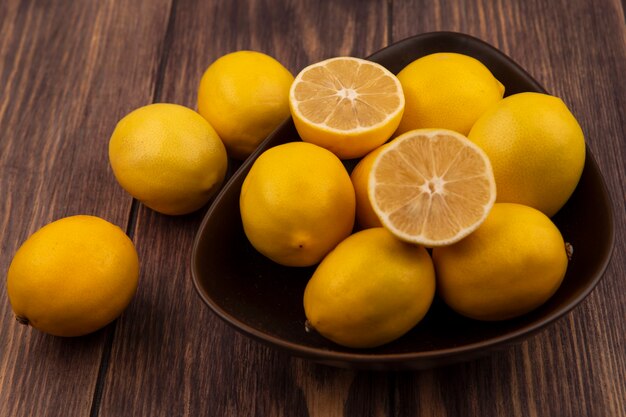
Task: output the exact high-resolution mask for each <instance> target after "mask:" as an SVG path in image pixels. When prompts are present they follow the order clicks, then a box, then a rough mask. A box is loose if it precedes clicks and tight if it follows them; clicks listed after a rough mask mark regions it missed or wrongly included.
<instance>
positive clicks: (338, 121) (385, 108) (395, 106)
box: [289, 57, 404, 159]
mask: <svg viewBox="0 0 626 417" xmlns="http://www.w3.org/2000/svg"><path fill="white" fill-rule="evenodd" d="M289 106H290V109H291V115H292V116H293V121H294V124H295V126H296V129H297V130H298V133H299V135H300V137H301V138H302V140H304V141H305V142H310V143H313V144H315V145H318V146H321V147H323V148H326V149H328V150H329V151H331V152H333V153H334V154H335V155H337V156H338V157H339V158H342V159H349V158H359V157H361V156H363V155H365V154H366V153H368V152H369V151H371V150H373V149H375V148H377V147H378V146H380V145H382V144H383V143H385V142H386V141H387V139H389V138H390V137H391V135H392V134H393V132H394V131H395V130H396V128H397V127H398V125H399V124H400V120H401V119H402V113H403V112H404V94H403V93H402V85H401V84H400V81H398V79H397V78H396V76H395V75H393V74H392V73H391V72H389V71H388V70H387V69H386V68H385V67H383V66H382V65H379V64H377V63H375V62H371V61H366V60H364V59H359V58H352V57H339V58H331V59H327V60H325V61H322V62H318V63H317V64H313V65H310V66H308V67H306V68H305V69H303V70H302V71H301V72H300V74H298V76H297V77H296V79H295V80H294V82H293V84H292V85H291V90H290V91H289Z"/></svg>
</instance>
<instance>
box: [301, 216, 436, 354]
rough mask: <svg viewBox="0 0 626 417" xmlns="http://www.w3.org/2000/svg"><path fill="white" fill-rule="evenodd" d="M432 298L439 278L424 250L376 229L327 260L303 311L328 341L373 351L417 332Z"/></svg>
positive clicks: (358, 236) (307, 294) (352, 238)
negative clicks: (416, 326) (374, 348)
mask: <svg viewBox="0 0 626 417" xmlns="http://www.w3.org/2000/svg"><path fill="white" fill-rule="evenodd" d="M434 294H435V273H434V269H433V264H432V261H431V259H430V256H429V255H428V252H427V251H426V249H424V248H423V247H421V246H415V245H411V244H408V243H404V242H402V241H400V240H398V239H396V238H395V237H394V236H393V235H391V233H389V232H388V231H387V230H386V229H384V228H382V227H377V228H371V229H367V230H363V231H361V232H357V233H355V234H353V235H351V236H350V237H349V238H347V239H345V240H344V241H343V242H341V243H340V244H339V245H338V246H337V247H336V248H335V249H334V250H333V251H332V252H330V253H329V254H328V255H327V256H326V257H325V258H324V260H323V261H322V263H320V265H319V266H318V267H317V269H316V270H315V273H314V274H313V276H312V278H311V279H310V281H309V282H308V284H307V286H306V289H305V292H304V310H305V313H306V317H307V319H308V321H309V323H310V325H311V326H312V327H313V328H315V329H316V330H317V331H318V332H319V333H320V334H322V335H323V336H325V337H326V338H328V339H330V340H332V341H334V342H335V343H338V344H340V345H343V346H348V347H354V348H369V347H375V346H380V345H383V344H385V343H389V342H391V341H392V340H395V339H397V338H399V337H400V336H402V335H403V334H405V333H406V332H408V331H409V330H410V329H411V328H413V327H414V326H415V325H416V324H417V323H418V322H419V321H420V320H421V319H422V318H423V317H424V316H425V315H426V312H427V311H428V309H429V308H430V305H431V303H432V300H433V297H434Z"/></svg>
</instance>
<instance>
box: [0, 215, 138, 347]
mask: <svg viewBox="0 0 626 417" xmlns="http://www.w3.org/2000/svg"><path fill="white" fill-rule="evenodd" d="M138 277H139V259H138V256H137V252H136V250H135V247H134V245H133V243H132V242H131V240H130V239H129V238H128V236H126V234H125V233H124V232H123V231H122V230H121V229H120V228H119V227H117V226H115V225H113V224H111V223H109V222H107V221H105V220H103V219H101V218H98V217H94V216H84V215H79V216H72V217H66V218H63V219H60V220H57V221H55V222H52V223H50V224H48V225H46V226H44V227H43V228H41V229H40V230H39V231H37V232H35V233H34V234H33V235H32V236H30V237H29V238H28V239H27V240H26V241H25V242H24V243H23V244H22V246H20V248H19V249H18V251H17V253H16V254H15V256H14V258H13V261H12V262H11V265H10V267H9V271H8V274H7V294H8V296H9V301H10V302H11V306H12V308H13V311H14V313H15V315H16V317H17V318H18V320H19V321H20V322H23V323H28V324H30V325H31V326H32V327H34V328H36V329H38V330H41V331H43V332H45V333H49V334H52V335H55V336H81V335H84V334H87V333H91V332H93V331H96V330H98V329H100V328H101V327H103V326H105V325H106V324H108V323H110V322H111V321H113V320H114V319H115V318H116V317H118V316H119V315H120V314H121V313H122V311H123V310H124V309H125V308H126V306H127V305H128V304H129V302H130V301H131V299H132V297H133V295H134V294H135V291H136V289H137V282H138Z"/></svg>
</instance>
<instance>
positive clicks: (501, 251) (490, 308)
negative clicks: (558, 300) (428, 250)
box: [433, 203, 568, 320]
mask: <svg viewBox="0 0 626 417" xmlns="http://www.w3.org/2000/svg"><path fill="white" fill-rule="evenodd" d="M433 261H434V263H435V270H436V271H437V288H438V291H439V294H440V295H441V297H442V298H443V300H444V301H445V302H446V303H447V304H448V305H449V306H450V307H451V308H452V309H454V310H456V311H457V312H458V313H460V314H462V315H464V316H467V317H471V318H474V319H478V320H505V319H509V318H513V317H517V316H520V315H522V314H525V313H528V312H529V311H531V310H534V309H535V308H537V307H539V306H540V305H541V304H543V303H545V302H546V301H547V300H548V298H550V297H551V296H552V295H553V294H554V293H555V292H556V290H557V289H558V288H559V286H560V285H561V281H562V280H563V277H564V276H565V270H566V269H567V262H568V261H567V252H566V249H565V243H564V242H563V237H562V236H561V233H560V232H559V230H558V229H557V227H556V226H555V225H554V223H552V221H550V219H549V218H548V217H547V216H546V215H545V214H543V213H541V212H540V211H538V210H536V209H534V208H531V207H528V206H523V205H521V204H510V203H499V204H495V205H494V206H493V209H492V210H491V212H490V214H489V216H488V217H487V220H485V222H484V223H483V224H482V225H481V226H480V227H479V228H478V229H477V230H476V231H475V232H474V233H472V234H471V235H469V236H468V237H466V238H465V239H463V240H461V241H459V242H457V243H455V244H453V245H451V246H444V247H438V248H434V249H433Z"/></svg>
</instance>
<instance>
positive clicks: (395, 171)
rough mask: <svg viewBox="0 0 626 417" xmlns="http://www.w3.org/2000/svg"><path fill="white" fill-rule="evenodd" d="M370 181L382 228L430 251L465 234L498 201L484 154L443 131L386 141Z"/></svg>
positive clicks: (417, 132)
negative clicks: (429, 248) (428, 248)
mask: <svg viewBox="0 0 626 417" xmlns="http://www.w3.org/2000/svg"><path fill="white" fill-rule="evenodd" d="M368 181H369V183H368V195H369V199H370V202H371V203H372V208H373V209H374V212H375V213H376V215H377V216H378V218H379V219H380V221H381V223H382V224H383V226H385V227H386V228H387V229H388V230H389V231H390V232H391V233H393V234H394V235H395V236H396V237H398V238H399V239H402V240H404V241H407V242H411V243H418V244H421V245H424V246H428V247H434V246H445V245H449V244H452V243H454V242H457V241H459V240H461V239H462V238H464V237H465V236H467V235H469V234H470V233H471V232H473V231H474V230H476V229H477V228H478V226H479V225H480V224H481V223H482V222H483V221H484V220H485V219H486V217H487V215H488V214H489V211H490V210H491V208H492V207H493V203H494V202H495V199H496V183H495V180H494V177H493V170H492V168H491V163H490V162H489V158H488V157H487V155H486V154H485V153H484V152H483V151H482V150H481V149H480V148H479V147H478V146H476V145H475V144H474V143H472V142H471V141H470V140H469V139H467V138H466V137H465V136H463V135H461V134H459V133H456V132H453V131H451V130H445V129H418V130H412V131H409V132H407V133H405V134H403V135H400V136H398V137H397V138H395V139H394V140H393V141H391V142H389V143H388V144H387V145H385V147H384V149H383V150H382V151H381V152H380V154H378V156H377V157H376V159H375V160H374V162H373V164H372V170H371V172H370V176H369V180H368Z"/></svg>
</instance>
